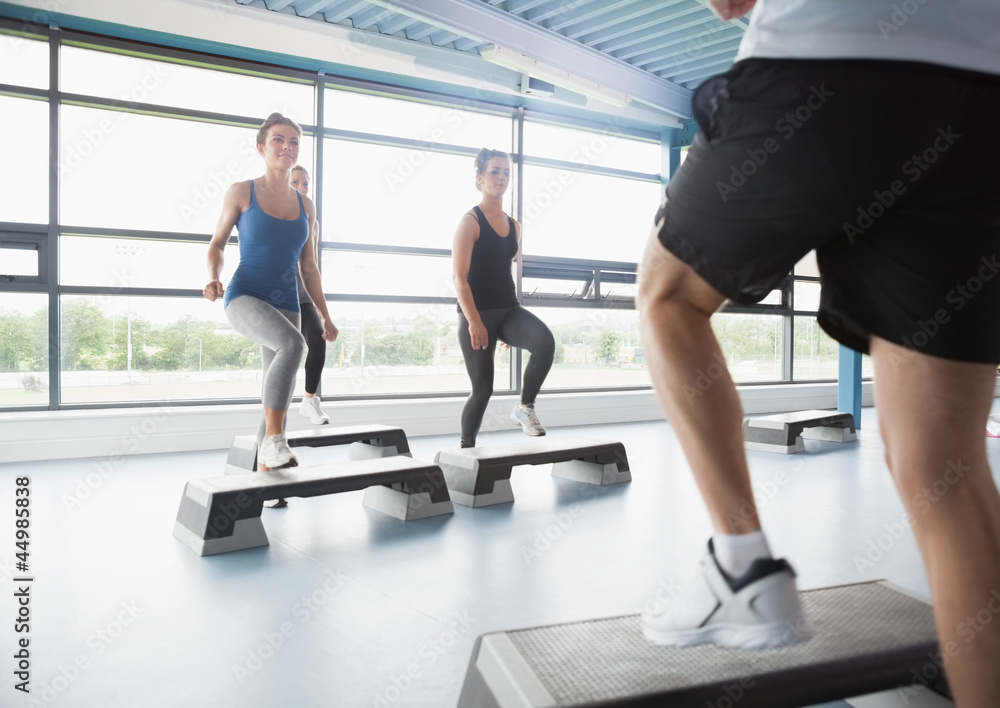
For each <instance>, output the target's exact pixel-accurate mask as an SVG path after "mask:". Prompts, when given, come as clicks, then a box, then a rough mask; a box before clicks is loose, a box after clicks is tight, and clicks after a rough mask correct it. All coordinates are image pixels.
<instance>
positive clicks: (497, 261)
mask: <svg viewBox="0 0 1000 708" xmlns="http://www.w3.org/2000/svg"><path fill="white" fill-rule="evenodd" d="M472 210H473V212H474V213H475V215H476V221H478V222H479V238H478V239H476V243H475V245H474V246H473V247H472V258H471V259H470V261H469V277H468V281H469V289H470V290H471V291H472V299H473V301H474V302H475V303H476V310H495V309H499V308H502V307H514V305H517V304H518V302H517V290H516V289H515V288H514V276H513V275H511V272H510V264H511V261H513V260H514V258H516V257H517V247H518V243H517V230H516V229H515V228H514V220H513V219H512V218H510V217H509V216H508V217H507V235H506V236H501V235H500V234H498V233H497V232H496V231H495V230H494V229H493V227H492V226H490V221H489V219H487V218H486V215H485V214H483V212H482V210H481V209H480V208H479V207H478V206H475V207H473V208H472ZM458 310H459V312H461V310H462V308H461V306H459V308H458Z"/></svg>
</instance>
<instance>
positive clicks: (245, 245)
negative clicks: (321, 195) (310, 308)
mask: <svg viewBox="0 0 1000 708" xmlns="http://www.w3.org/2000/svg"><path fill="white" fill-rule="evenodd" d="M296 196H297V197H298V198H299V218H297V219H294V220H288V219H279V218H277V217H275V216H271V215H270V214H266V213H264V210H263V209H261V208H260V205H259V204H258V203H257V197H256V195H255V194H254V189H253V180H250V207H249V208H248V209H247V210H246V211H245V212H243V213H242V214H240V217H239V219H237V220H236V230H237V231H238V232H239V244H240V264H239V266H237V268H236V272H235V273H233V277H232V279H231V280H230V281H229V285H228V286H227V287H226V295H225V298H224V300H223V302H224V303H225V304H226V305H228V304H229V303H230V302H232V301H233V300H234V299H236V298H237V297H239V296H240V295H250V296H252V297H255V298H257V299H258V300H263V301H264V302H267V303H270V304H271V305H274V306H275V307H277V308H279V309H282V310H291V311H292V312H298V311H299V293H298V288H297V287H296V285H295V280H296V277H297V276H298V273H299V255H300V254H301V253H302V247H303V246H304V245H305V243H306V239H308V238H309V220H308V217H307V216H306V210H305V207H304V206H303V205H302V195H301V194H296Z"/></svg>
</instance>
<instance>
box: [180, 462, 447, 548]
mask: <svg viewBox="0 0 1000 708" xmlns="http://www.w3.org/2000/svg"><path fill="white" fill-rule="evenodd" d="M359 489H364V490H365V496H364V501H363V503H364V505H365V506H367V507H369V508H371V509H375V510H376V511H381V512H383V513H385V514H389V515H390V516H394V517H396V518H398V519H401V520H403V521H412V520H415V519H422V518H427V517H429V516H439V515H441V514H451V513H454V507H453V506H452V503H451V499H450V497H449V495H448V487H447V486H446V484H445V481H444V476H443V475H442V474H441V468H440V467H438V466H437V465H434V464H430V463H428V462H421V461H419V460H414V459H413V458H411V457H407V456H405V455H399V456H396V457H383V458H375V459H369V460H347V461H343V462H335V463H332V464H326V465H317V466H314V467H290V468H287V469H279V470H271V471H269V472H255V473H253V474H242V475H224V476H221V477H210V478H205V479H194V480H191V481H190V482H188V483H187V485H186V486H185V487H184V494H183V496H182V497H181V505H180V508H179V509H178V511H177V521H176V522H175V523H174V536H176V537H177V538H179V539H180V540H181V541H183V542H184V543H185V544H186V545H187V546H188V547H190V548H191V550H193V551H194V552H195V553H197V554H198V555H200V556H210V555H215V554H217V553H228V552H229V551H239V550H243V549H245V548H256V547H257V546H266V545H268V541H267V534H266V533H265V532H264V525H263V524H262V523H261V520H260V514H261V510H262V509H263V506H264V502H265V501H267V500H269V499H283V498H289V497H316V496H322V495H325V494H337V493H339V492H352V491H357V490H359Z"/></svg>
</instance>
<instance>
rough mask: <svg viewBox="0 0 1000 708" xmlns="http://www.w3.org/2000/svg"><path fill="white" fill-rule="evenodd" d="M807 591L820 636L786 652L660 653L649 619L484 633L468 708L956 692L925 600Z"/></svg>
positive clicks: (465, 691)
mask: <svg viewBox="0 0 1000 708" xmlns="http://www.w3.org/2000/svg"><path fill="white" fill-rule="evenodd" d="M800 596H801V598H802V604H803V607H804V609H805V612H806V615H807V616H808V617H809V621H810V622H811V623H812V626H813V628H814V629H815V632H816V634H815V636H813V637H812V639H810V640H808V641H806V642H802V643H800V644H795V645H792V646H789V647H784V648H781V649H753V650H734V649H727V648H725V647H721V646H719V645H716V644H704V645H701V646H696V647H686V648H678V647H661V646H657V645H655V644H653V643H652V642H650V641H648V640H647V639H646V638H645V637H644V636H643V634H642V626H641V620H640V616H639V615H629V616H625V617H612V618H608V619H597V620H590V621H586V622H575V623H571V624H559V625H551V626H547V627H536V628H530V629H523V630H517V631H510V632H497V633H491V634H485V635H482V636H480V637H479V638H478V639H477V641H476V645H475V648H474V649H473V654H472V660H471V662H470V664H469V668H468V672H467V674H466V678H465V683H464V685H463V687H462V692H461V695H460V697H459V701H458V708H473V707H474V706H475V708H513V707H514V706H517V708H548V707H550V706H584V705H586V706H597V705H600V706H622V707H624V706H629V707H633V706H636V707H637V706H648V707H649V708H682V707H683V708H688V707H690V706H697V707H699V708H700V707H703V706H706V705H708V706H719V707H721V708H726V707H729V708H732V707H733V706H736V707H737V708H794V707H796V706H810V705H815V704H817V703H823V702H826V701H834V700H838V699H842V698H847V697H850V696H860V695H864V694H871V693H874V692H877V691H883V690H893V691H896V692H897V693H899V694H901V695H905V694H906V693H907V692H910V693H911V694H912V695H911V699H912V696H916V695H918V694H921V693H923V692H929V691H931V690H933V691H934V692H938V693H942V694H945V695H947V692H948V689H947V685H946V683H945V682H944V680H943V671H942V669H941V654H940V652H939V650H938V643H937V634H936V631H935V628H934V616H933V613H932V610H931V607H930V605H929V604H927V602H926V601H925V600H923V599H922V598H920V597H918V596H916V595H913V594H911V593H910V592H909V591H907V590H905V589H903V588H900V587H898V586H896V585H894V584H892V583H888V582H886V581H875V582H868V583H859V584H855V585H843V586H839V587H831V588H822V589H818V590H810V591H806V592H802V593H800ZM793 629H794V628H793ZM928 686H929V687H928Z"/></svg>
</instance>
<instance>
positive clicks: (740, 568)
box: [712, 530, 772, 578]
mask: <svg viewBox="0 0 1000 708" xmlns="http://www.w3.org/2000/svg"><path fill="white" fill-rule="evenodd" d="M712 547H713V548H714V549H715V560H716V561H718V563H719V567H720V568H722V569H723V570H724V571H725V572H726V573H727V574H728V575H730V576H732V577H734V578H738V577H739V576H741V575H743V574H744V573H745V572H747V569H748V568H749V567H750V564H751V563H753V562H754V561H755V560H757V559H758V558H771V557H772V556H771V547H770V546H768V545H767V537H766V536H765V535H764V532H763V531H760V530H757V531H752V532H751V533H741V534H736V535H733V534H728V533H717V534H715V535H714V536H712Z"/></svg>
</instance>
